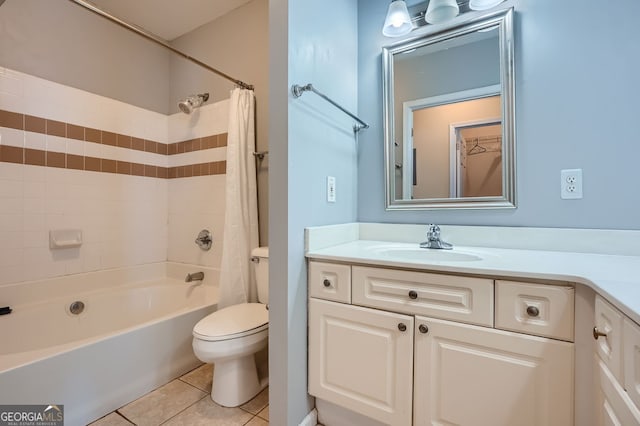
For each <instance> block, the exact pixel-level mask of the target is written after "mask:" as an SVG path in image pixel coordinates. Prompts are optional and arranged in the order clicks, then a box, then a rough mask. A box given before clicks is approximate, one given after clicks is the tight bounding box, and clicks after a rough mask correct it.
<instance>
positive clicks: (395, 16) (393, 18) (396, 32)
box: [382, 0, 413, 37]
mask: <svg viewBox="0 0 640 426" xmlns="http://www.w3.org/2000/svg"><path fill="white" fill-rule="evenodd" d="M412 29H413V25H411V17H410V16H409V10H408V9H407V4H406V3H405V2H404V0H394V1H392V2H391V4H390V5H389V9H388V10H387V18H386V19H385V20H384V26H383V27H382V34H384V35H385V36H387V37H401V36H403V35H405V34H409V33H410V32H411V30H412Z"/></svg>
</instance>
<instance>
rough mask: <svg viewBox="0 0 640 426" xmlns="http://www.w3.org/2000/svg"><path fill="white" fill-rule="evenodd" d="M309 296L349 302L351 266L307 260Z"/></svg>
mask: <svg viewBox="0 0 640 426" xmlns="http://www.w3.org/2000/svg"><path fill="white" fill-rule="evenodd" d="M309 296H310V297H317V298H318V299H325V300H333V301H335V302H342V303H351V266H349V265H340V264H336V263H325V262H313V261H312V262H309Z"/></svg>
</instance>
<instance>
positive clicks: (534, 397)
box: [413, 317, 574, 426]
mask: <svg viewBox="0 0 640 426" xmlns="http://www.w3.org/2000/svg"><path fill="white" fill-rule="evenodd" d="M573 348H574V346H573V344H571V343H568V342H560V341H556V340H551V339H546V338H543V337H536V336H528V335H522V334H517V333H513V332H509V331H502V330H495V329H490V328H483V327H477V326H474V325H468V324H460V323H455V322H449V321H444V320H437V319H431V318H424V317H416V331H415V366H414V369H415V381H414V402H413V404H414V424H415V425H416V426H418V425H461V426H467V425H469V426H513V425H518V426H544V425H548V426H556V425H573Z"/></svg>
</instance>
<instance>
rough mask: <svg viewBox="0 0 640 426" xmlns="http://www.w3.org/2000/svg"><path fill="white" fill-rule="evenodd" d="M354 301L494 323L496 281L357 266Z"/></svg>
mask: <svg viewBox="0 0 640 426" xmlns="http://www.w3.org/2000/svg"><path fill="white" fill-rule="evenodd" d="M352 274H353V277H352V278H353V289H352V293H353V294H352V299H353V303H354V304H358V305H362V306H369V307H372V308H380V309H385V310H390V311H395V312H403V313H408V314H416V315H425V316H429V317H433V318H442V319H448V320H454V321H462V322H466V323H470V324H478V325H484V326H488V327H492V326H493V280H490V279H485V278H470V277H456V276H448V275H440V274H430V273H425V272H411V271H399V270H393V269H382V268H367V267H361V266H354V267H353V269H352Z"/></svg>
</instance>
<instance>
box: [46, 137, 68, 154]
mask: <svg viewBox="0 0 640 426" xmlns="http://www.w3.org/2000/svg"><path fill="white" fill-rule="evenodd" d="M47 151H55V152H66V151H67V138H62V137H60V136H53V135H47Z"/></svg>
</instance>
